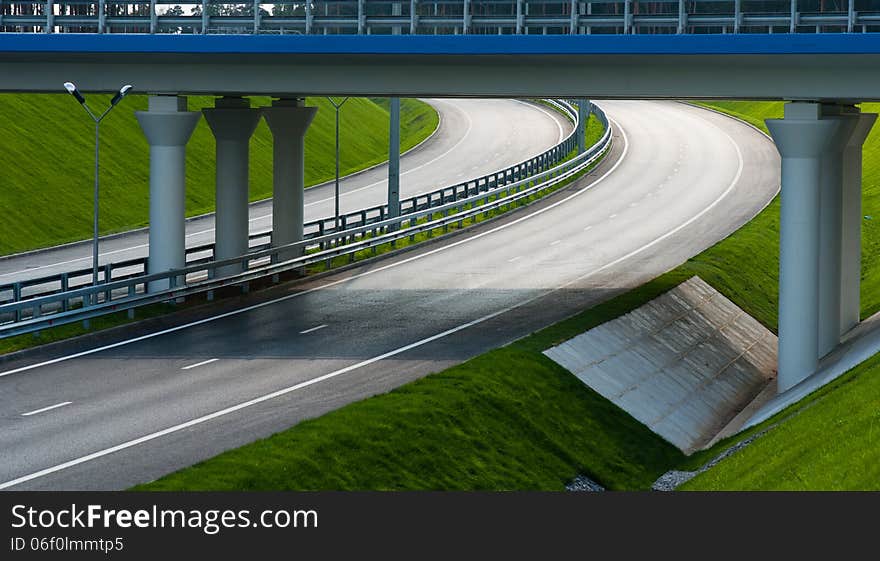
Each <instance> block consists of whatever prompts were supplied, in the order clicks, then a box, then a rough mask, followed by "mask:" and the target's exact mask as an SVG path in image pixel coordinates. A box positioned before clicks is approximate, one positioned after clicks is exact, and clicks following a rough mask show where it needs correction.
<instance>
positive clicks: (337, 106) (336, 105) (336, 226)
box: [327, 97, 348, 232]
mask: <svg viewBox="0 0 880 561" xmlns="http://www.w3.org/2000/svg"><path fill="white" fill-rule="evenodd" d="M327 99H328V100H329V101H330V103H331V104H332V105H333V108H334V109H336V213H335V215H334V216H335V217H336V218H335V220H334V221H333V230H334V231H335V232H338V231H339V109H340V108H341V107H342V106H343V105H345V102H346V101H348V98H347V97H346V98H345V99H343V100H342V101H340V102H339V103H336V100H334V99H333V98H332V97H328V98H327Z"/></svg>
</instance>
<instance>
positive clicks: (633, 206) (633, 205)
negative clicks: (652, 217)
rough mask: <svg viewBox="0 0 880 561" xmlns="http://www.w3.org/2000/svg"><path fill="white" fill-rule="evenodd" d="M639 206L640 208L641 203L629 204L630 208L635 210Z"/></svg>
mask: <svg viewBox="0 0 880 561" xmlns="http://www.w3.org/2000/svg"><path fill="white" fill-rule="evenodd" d="M637 206H639V203H637V202H635V201H633V202H631V203H629V208H635V207H637Z"/></svg>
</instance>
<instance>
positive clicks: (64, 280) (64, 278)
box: [61, 273, 70, 312]
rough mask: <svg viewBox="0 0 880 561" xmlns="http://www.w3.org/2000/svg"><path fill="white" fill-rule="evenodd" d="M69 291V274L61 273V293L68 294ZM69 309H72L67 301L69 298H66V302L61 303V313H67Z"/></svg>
mask: <svg viewBox="0 0 880 561" xmlns="http://www.w3.org/2000/svg"><path fill="white" fill-rule="evenodd" d="M68 290H70V280H69V278H68V274H67V273H61V292H62V293H63V292H67V291H68ZM69 307H70V303H69V301H68V300H67V298H65V299H64V300H62V301H61V311H62V312H66V311H67V310H68V308H69Z"/></svg>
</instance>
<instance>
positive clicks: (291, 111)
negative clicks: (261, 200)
mask: <svg viewBox="0 0 880 561" xmlns="http://www.w3.org/2000/svg"><path fill="white" fill-rule="evenodd" d="M317 112H318V108H317V107H306V106H305V100H304V99H278V100H275V101H273V102H272V107H265V108H263V115H264V116H265V117H266V123H268V125H269V130H271V131H272V136H273V138H274V146H273V150H272V172H273V174H274V175H273V179H272V246H273V247H278V246H282V245H286V244H290V243H293V242H298V241H300V240H302V239H303V213H304V210H305V209H304V200H303V190H304V188H305V135H306V130H307V129H308V128H309V125H310V124H311V122H312V119H314V118H315V113H317ZM302 254H303V251H302V249H299V250H288V251H284V252H282V253H281V254H279V256H278V260H279V261H287V260H288V259H294V258H296V257H299V256H301V255H302Z"/></svg>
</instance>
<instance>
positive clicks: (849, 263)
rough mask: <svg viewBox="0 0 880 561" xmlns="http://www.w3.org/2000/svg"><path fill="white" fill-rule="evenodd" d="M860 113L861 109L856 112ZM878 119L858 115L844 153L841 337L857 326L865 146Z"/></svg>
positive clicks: (867, 114) (867, 115)
mask: <svg viewBox="0 0 880 561" xmlns="http://www.w3.org/2000/svg"><path fill="white" fill-rule="evenodd" d="M856 111H858V110H856ZM876 119H877V115H876V114H875V113H861V114H858V122H857V123H856V126H855V130H854V131H853V133H852V135H851V136H850V137H849V142H848V143H847V144H846V148H844V150H843V217H842V222H843V232H842V239H841V247H842V253H843V255H842V259H841V266H840V330H841V335H842V334H844V333H846V332H847V331H849V330H850V329H852V328H853V327H855V326H856V325H858V323H859V317H860V315H859V314H860V310H861V307H860V306H861V302H860V299H859V290H860V288H861V277H862V145H863V144H864V143H865V139H866V138H867V137H868V133H869V132H871V127H872V126H874V121H875V120H876Z"/></svg>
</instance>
